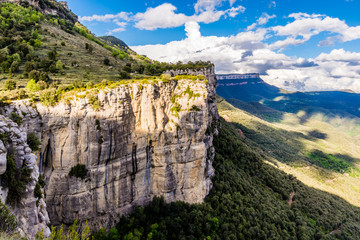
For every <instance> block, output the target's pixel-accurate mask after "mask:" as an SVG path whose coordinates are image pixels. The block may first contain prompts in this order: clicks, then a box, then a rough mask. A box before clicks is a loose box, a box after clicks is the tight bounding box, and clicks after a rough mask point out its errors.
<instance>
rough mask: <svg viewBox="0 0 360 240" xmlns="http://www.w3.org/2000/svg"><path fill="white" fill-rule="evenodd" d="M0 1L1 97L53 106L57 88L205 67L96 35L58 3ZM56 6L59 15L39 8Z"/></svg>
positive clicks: (141, 78) (57, 97) (204, 66)
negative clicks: (164, 58)
mask: <svg viewBox="0 0 360 240" xmlns="http://www.w3.org/2000/svg"><path fill="white" fill-rule="evenodd" d="M39 4H40V8H39V9H35V8H33V7H31V6H30V5H29V4H20V5H17V4H13V3H4V2H3V3H0V24H1V25H2V27H1V28H0V88H2V89H3V91H1V92H0V99H2V100H3V101H6V100H17V99H24V98H32V99H33V100H35V101H36V100H37V99H40V100H41V101H42V102H44V103H45V104H46V105H53V104H54V103H56V102H57V101H58V100H59V99H60V98H61V97H60V96H58V93H57V94H54V93H55V92H62V93H64V92H66V91H68V90H72V89H74V88H84V87H85V86H86V87H88V86H91V85H96V84H99V83H101V82H103V81H112V82H117V81H123V79H126V80H128V79H133V80H143V79H147V78H149V77H152V76H160V75H161V74H162V73H163V72H164V71H166V70H171V69H187V68H191V69H203V68H208V67H211V66H212V63H210V62H201V61H198V62H195V63H192V62H189V63H187V64H183V63H181V62H179V63H176V64H169V63H161V62H157V61H152V60H150V59H148V58H146V57H144V56H140V55H138V54H136V53H135V52H133V51H132V50H131V49H129V48H124V47H123V46H121V45H119V44H114V43H119V42H121V40H118V39H117V40H118V41H116V39H114V38H111V39H110V40H111V42H109V41H108V40H109V38H105V39H107V40H106V41H105V40H103V39H102V38H98V37H96V36H94V35H93V34H92V33H91V32H90V31H89V30H88V29H86V27H84V26H83V25H81V24H80V23H78V22H76V21H75V20H76V16H75V17H74V16H73V14H72V13H71V12H70V11H68V10H66V9H65V8H64V7H63V6H62V5H61V4H59V3H57V2H56V1H51V0H42V1H40V2H39ZM47 8H51V9H54V10H56V11H58V12H60V13H61V14H60V15H59V16H53V15H44V14H42V13H41V12H40V10H44V9H47Z"/></svg>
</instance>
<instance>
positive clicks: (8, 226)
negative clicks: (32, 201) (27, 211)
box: [0, 200, 18, 238]
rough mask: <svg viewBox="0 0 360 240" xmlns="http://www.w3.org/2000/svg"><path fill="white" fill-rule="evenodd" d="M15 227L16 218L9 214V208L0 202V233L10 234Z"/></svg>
mask: <svg viewBox="0 0 360 240" xmlns="http://www.w3.org/2000/svg"><path fill="white" fill-rule="evenodd" d="M17 225H18V223H17V222H16V217H15V216H14V215H13V214H11V212H10V210H9V208H8V207H7V206H6V205H5V204H3V203H2V202H1V200H0V232H6V233H9V232H12V231H13V230H15V228H16V227H17ZM0 238H1V237H0Z"/></svg>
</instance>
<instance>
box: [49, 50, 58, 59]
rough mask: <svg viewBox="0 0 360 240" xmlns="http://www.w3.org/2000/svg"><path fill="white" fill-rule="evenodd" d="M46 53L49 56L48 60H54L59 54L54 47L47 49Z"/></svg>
mask: <svg viewBox="0 0 360 240" xmlns="http://www.w3.org/2000/svg"><path fill="white" fill-rule="evenodd" d="M47 55H48V58H49V59H50V60H53V61H55V60H56V58H57V57H58V56H59V55H58V53H57V52H56V50H55V49H54V50H52V51H49V52H48V53H47Z"/></svg>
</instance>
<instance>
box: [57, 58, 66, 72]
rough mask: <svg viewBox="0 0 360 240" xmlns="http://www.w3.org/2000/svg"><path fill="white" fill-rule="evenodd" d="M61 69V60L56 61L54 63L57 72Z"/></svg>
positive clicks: (62, 65)
mask: <svg viewBox="0 0 360 240" xmlns="http://www.w3.org/2000/svg"><path fill="white" fill-rule="evenodd" d="M63 68H64V64H63V63H62V61H61V60H58V61H57V62H56V69H57V70H63Z"/></svg>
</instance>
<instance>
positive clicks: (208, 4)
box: [194, 0, 236, 13]
mask: <svg viewBox="0 0 360 240" xmlns="http://www.w3.org/2000/svg"><path fill="white" fill-rule="evenodd" d="M227 1H229V4H230V6H232V5H233V4H234V3H235V2H236V0H198V1H197V2H196V3H195V6H194V8H195V12H196V13H199V12H207V11H209V12H212V11H214V10H215V9H216V7H218V6H219V5H221V4H222V3H223V2H227Z"/></svg>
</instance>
